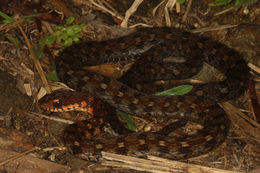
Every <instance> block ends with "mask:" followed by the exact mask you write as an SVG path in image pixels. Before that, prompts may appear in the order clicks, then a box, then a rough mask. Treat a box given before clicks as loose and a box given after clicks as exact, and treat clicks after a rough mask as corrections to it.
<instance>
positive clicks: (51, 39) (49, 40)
mask: <svg viewBox="0 0 260 173" xmlns="http://www.w3.org/2000/svg"><path fill="white" fill-rule="evenodd" d="M56 40H57V36H55V35H49V36H48V37H47V38H46V41H45V44H46V45H50V44H53V43H54V42H55V41H56Z"/></svg>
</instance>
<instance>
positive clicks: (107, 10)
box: [89, 0, 123, 20]
mask: <svg viewBox="0 0 260 173" xmlns="http://www.w3.org/2000/svg"><path fill="white" fill-rule="evenodd" d="M89 1H90V2H91V3H92V4H93V5H95V6H96V7H98V8H100V9H101V10H103V11H105V12H107V13H109V14H111V15H112V16H114V17H116V18H118V19H120V20H123V17H121V16H119V15H117V14H116V13H114V12H113V11H111V10H109V9H107V8H106V7H104V6H102V5H100V4H98V3H96V2H95V1H93V0H89Z"/></svg>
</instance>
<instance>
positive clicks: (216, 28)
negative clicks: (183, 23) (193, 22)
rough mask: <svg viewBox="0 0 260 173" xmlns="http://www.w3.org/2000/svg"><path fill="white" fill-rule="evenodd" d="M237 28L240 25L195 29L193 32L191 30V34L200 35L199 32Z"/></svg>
mask: <svg viewBox="0 0 260 173" xmlns="http://www.w3.org/2000/svg"><path fill="white" fill-rule="evenodd" d="M237 26H238V25H221V26H217V27H205V28H199V29H193V30H190V32H192V33H199V32H208V31H216V30H221V29H228V28H235V27H237Z"/></svg>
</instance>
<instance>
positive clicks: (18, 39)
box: [0, 0, 260, 173]
mask: <svg viewBox="0 0 260 173" xmlns="http://www.w3.org/2000/svg"><path fill="white" fill-rule="evenodd" d="M160 2H162V1H160V0H152V1H143V2H142V3H141V4H140V6H136V7H138V8H137V11H135V12H133V13H132V14H131V17H130V18H129V19H128V18H126V17H125V12H126V11H127V10H128V9H129V8H130V6H131V5H132V3H133V1H128V0H120V1H118V0H109V1H108V0H107V1H98V0H68V1H65V0H51V1H48V0H38V1H26V0H22V1H18V0H12V1H10V0H1V2H0V11H1V12H4V13H5V14H7V15H9V16H11V17H13V18H14V19H15V21H13V22H11V23H9V24H6V23H1V25H0V69H1V71H0V103H1V104H0V172H3V173H4V172H8V173H9V172H57V173H58V172H152V171H154V172H159V170H160V172H225V171H227V172H228V171H230V172H232V171H234V172H260V106H259V101H260V83H259V82H260V78H259V76H260V68H259V67H260V50H259V48H260V15H259V14H260V4H259V2H258V1H253V2H252V3H251V4H248V5H244V6H242V7H240V8H238V9H234V8H232V7H233V4H232V3H231V4H229V5H226V6H215V7H210V6H209V5H208V4H209V3H210V2H212V1H211V0H205V1H192V0H189V1H186V2H185V3H184V4H181V5H180V6H179V9H178V5H175V6H174V7H173V8H172V9H171V8H170V7H169V8H167V2H168V1H167V0H166V1H164V3H162V4H161V5H160V6H158V5H159V4H160ZM169 2H170V0H169ZM157 6H158V8H156V7H157ZM155 9H156V11H155V14H154V15H153V14H152V13H153V11H154V10H155ZM178 10H179V12H178ZM31 14H40V15H38V16H36V17H33V18H32V19H31V20H29V21H25V20H24V16H26V15H31ZM127 14H128V13H127ZM69 16H74V17H75V19H76V20H75V23H74V24H81V23H84V24H85V25H86V27H85V28H84V30H83V31H82V32H81V34H83V37H82V39H83V40H86V41H87V40H106V39H109V38H114V37H119V36H122V35H126V34H128V33H130V32H132V31H133V30H134V29H130V28H131V27H134V26H135V25H136V24H142V26H144V25H145V26H147V25H149V26H171V27H178V28H182V29H185V30H188V31H190V32H195V33H197V34H199V35H203V36H207V37H210V38H212V39H214V40H218V41H219V42H221V43H223V44H225V45H227V46H229V47H232V48H233V49H235V50H237V51H239V52H240V53H241V54H242V55H243V57H244V58H245V60H246V61H247V62H248V66H249V67H250V70H251V74H252V78H251V79H250V83H249V84H248V85H249V89H248V91H247V92H246V93H245V94H244V95H242V96H241V97H240V98H238V99H237V100H234V101H230V102H229V103H224V104H222V106H223V107H224V109H225V111H226V112H227V113H228V116H229V118H230V119H231V121H232V125H231V129H230V132H229V134H228V137H227V140H226V141H225V142H224V143H223V144H222V145H221V146H220V147H218V148H217V149H216V150H214V151H212V152H210V153H208V154H205V155H202V156H199V157H196V158H191V159H188V160H184V161H182V163H184V164H185V165H182V163H180V162H168V161H165V160H160V161H159V162H160V163H162V165H160V166H162V167H160V168H158V170H157V171H155V170H153V169H151V168H149V165H152V164H154V163H153V162H148V163H146V161H143V160H137V161H136V162H137V163H142V164H148V166H147V167H145V166H144V165H142V166H138V164H134V163H128V162H126V161H120V162H118V160H117V159H115V158H114V159H113V160H112V161H111V160H110V161H109V159H105V160H103V161H100V162H90V161H85V160H82V159H80V158H77V157H75V156H73V155H71V154H70V153H69V152H68V151H67V150H66V148H65V147H64V142H63V136H62V135H63V130H64V128H65V127H66V126H67V125H68V124H67V123H63V122H60V121H57V120H53V119H48V118H46V117H44V115H43V114H41V111H40V110H39V107H38V104H37V103H38V99H39V97H40V95H42V93H44V91H45V92H46V91H48V89H49V87H52V88H57V87H60V85H61V84H59V85H58V84H57V83H55V82H52V81H50V80H49V81H47V80H46V76H47V75H46V74H48V73H49V72H51V71H53V70H54V67H55V65H54V58H55V56H56V55H57V54H58V52H59V51H61V50H62V48H64V46H62V45H61V43H60V42H56V43H54V44H52V45H48V46H45V48H44V49H43V52H44V57H43V58H41V59H40V60H38V59H36V58H35V57H33V56H32V54H33V51H35V50H36V51H37V48H38V47H39V46H38V45H39V41H40V39H41V38H42V37H43V36H44V35H52V34H53V28H54V27H55V26H63V25H64V23H65V21H66V19H67V18H68V17H69ZM0 21H3V18H1V17H0ZM127 26H128V27H127ZM126 27H127V28H126ZM111 68H112V67H109V68H108V69H106V70H103V69H102V70H103V71H106V72H105V73H110V71H112V72H114V71H116V70H117V68H118V67H116V70H115V69H111ZM120 68H121V67H120ZM120 70H122V69H120ZM120 70H119V72H115V73H120ZM202 73H203V74H204V78H205V76H206V78H207V77H209V76H211V77H213V78H215V77H216V74H212V75H209V74H208V71H207V70H206V71H205V72H204V71H203V72H202ZM203 74H202V76H203ZM113 75H114V74H113ZM202 78H203V77H202ZM71 114H72V115H71ZM74 114H77V113H74V112H72V113H64V115H62V116H65V117H71V116H75V115H74ZM54 116H59V115H57V114H56V115H55V114H54ZM135 120H136V119H135ZM137 121H138V120H137ZM142 122H143V121H142ZM142 122H141V123H138V122H137V124H141V125H140V126H142V127H143V126H145V125H143V124H142ZM142 127H140V130H142V129H141V128H142ZM104 155H105V154H104ZM109 157H112V156H109ZM107 158H108V157H107ZM122 158H123V156H122ZM126 160H127V161H130V160H131V161H132V158H131V159H130V158H126ZM167 164H170V165H171V166H173V165H174V168H172V167H170V166H169V165H167ZM197 166H198V167H197ZM199 166H202V167H199ZM140 167H141V168H140Z"/></svg>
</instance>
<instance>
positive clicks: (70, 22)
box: [66, 16, 75, 25]
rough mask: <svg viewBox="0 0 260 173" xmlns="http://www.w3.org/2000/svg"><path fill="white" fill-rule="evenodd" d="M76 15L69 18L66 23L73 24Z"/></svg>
mask: <svg viewBox="0 0 260 173" xmlns="http://www.w3.org/2000/svg"><path fill="white" fill-rule="evenodd" d="M74 20H75V19H74V17H72V16H70V17H69V18H68V19H67V20H66V25H70V24H72V22H73V21H74Z"/></svg>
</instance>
